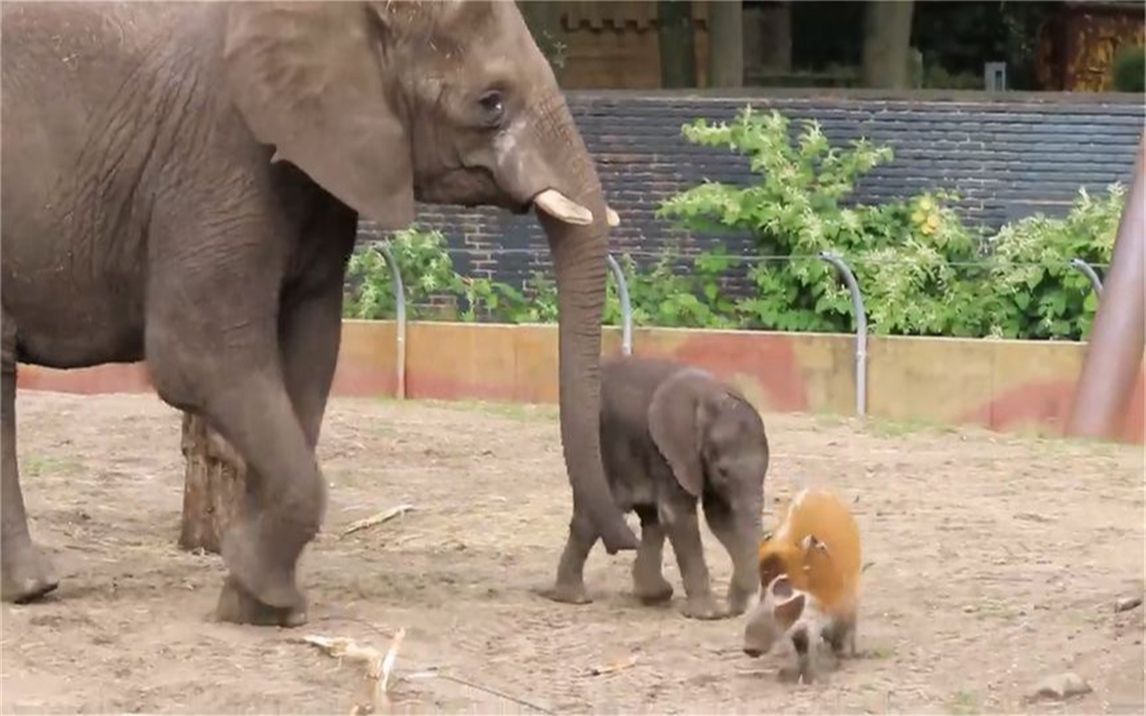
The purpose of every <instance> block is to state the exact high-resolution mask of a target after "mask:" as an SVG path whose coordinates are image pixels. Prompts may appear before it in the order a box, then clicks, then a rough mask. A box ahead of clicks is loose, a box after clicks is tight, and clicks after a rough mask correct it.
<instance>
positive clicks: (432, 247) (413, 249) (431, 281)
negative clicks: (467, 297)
mask: <svg viewBox="0 0 1146 716" xmlns="http://www.w3.org/2000/svg"><path fill="white" fill-rule="evenodd" d="M389 244H390V253H391V254H392V255H393V256H394V260H395V261H396V262H397V264H398V267H399V273H400V274H401V276H402V283H403V285H404V287H405V291H406V314H407V317H408V318H410V319H411V320H416V319H425V318H429V317H431V316H432V315H433V314H434V306H433V303H432V300H433V299H434V298H435V297H438V296H442V295H450V294H455V293H457V291H458V289H459V287H460V283H459V277H458V275H457V273H456V272H455V271H454V262H453V261H452V260H451V259H450V255H449V254H448V253H446V238H445V237H444V236H443V235H442V233H441V232H440V231H421V230H419V229H417V228H409V229H405V230H402V231H397V232H395V233H394V234H393V236H392V237H391V238H390V241H389ZM347 283H348V289H349V290H348V291H347V294H346V297H345V299H344V301H343V315H345V316H347V317H348V318H366V319H383V318H394V315H395V311H396V310H397V307H396V306H395V303H394V287H393V281H392V279H391V273H390V267H389V266H387V265H386V259H385V258H384V257H383V255H382V252H381V251H380V250H379V249H378V248H377V247H374V246H369V247H367V248H365V249H364V250H362V251H356V252H355V253H354V255H353V256H351V257H350V264H349V266H348V267H347Z"/></svg>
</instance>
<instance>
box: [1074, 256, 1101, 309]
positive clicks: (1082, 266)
mask: <svg viewBox="0 0 1146 716" xmlns="http://www.w3.org/2000/svg"><path fill="white" fill-rule="evenodd" d="M1070 265H1071V266H1072V267H1073V268H1075V269H1076V270H1077V271H1078V272H1079V273H1080V274H1082V275H1083V276H1086V277H1087V278H1088V279H1090V286H1091V288H1093V289H1094V293H1095V295H1096V296H1098V298H1099V300H1101V299H1102V279H1100V278H1099V277H1098V274H1097V273H1096V272H1095V270H1094V267H1093V266H1091V265H1090V264H1088V263H1087V262H1085V261H1083V260H1082V259H1071V260H1070Z"/></svg>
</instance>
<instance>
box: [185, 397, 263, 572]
mask: <svg viewBox="0 0 1146 716" xmlns="http://www.w3.org/2000/svg"><path fill="white" fill-rule="evenodd" d="M182 448H183V458H184V460H185V461H186V474H185V477H184V481H183V520H182V526H181V529H180V532H179V547H180V549H184V550H193V549H203V550H205V551H207V552H213V553H215V554H219V550H220V543H221V538H222V536H223V534H224V532H225V530H226V529H227V526H228V525H229V524H230V523H231V520H233V519H234V517H235V515H236V514H238V512H239V509H240V507H241V505H242V499H243V493H244V491H245V488H246V475H247V467H246V464H245V463H244V462H243V459H242V458H241V457H240V456H239V454H238V453H237V452H236V451H235V449H234V448H232V447H231V446H230V444H229V443H227V441H226V440H224V439H223V437H222V436H221V435H219V434H218V433H216V432H215V431H214V430H212V429H211V428H210V427H208V425H207V422H206V421H205V420H204V419H203V418H202V417H200V416H198V415H193V414H191V413H184V414H183V439H182Z"/></svg>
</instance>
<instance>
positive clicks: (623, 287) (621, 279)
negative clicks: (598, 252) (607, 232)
mask: <svg viewBox="0 0 1146 716" xmlns="http://www.w3.org/2000/svg"><path fill="white" fill-rule="evenodd" d="M605 261H607V262H608V263H609V270H610V271H612V272H613V278H614V279H616V281H617V297H618V298H620V299H621V353H623V354H624V355H632V354H633V305H632V304H631V303H630V302H629V284H628V283H627V282H626V281H625V273H624V272H623V271H621V265H620V264H619V263H617V260H616V259H615V258H613V255H612V254H606V255H605Z"/></svg>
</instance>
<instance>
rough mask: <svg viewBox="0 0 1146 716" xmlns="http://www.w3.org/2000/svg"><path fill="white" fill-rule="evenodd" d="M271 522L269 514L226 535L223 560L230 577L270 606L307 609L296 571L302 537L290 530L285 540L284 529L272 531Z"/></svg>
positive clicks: (285, 608) (238, 525)
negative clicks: (297, 582) (296, 579)
mask: <svg viewBox="0 0 1146 716" xmlns="http://www.w3.org/2000/svg"><path fill="white" fill-rule="evenodd" d="M270 524H271V520H270V519H269V518H268V517H261V518H256V519H254V520H243V521H242V522H239V523H238V524H235V525H233V526H232V527H231V528H230V529H229V530H228V531H227V535H226V536H225V537H224V538H223V544H222V550H221V551H222V553H223V561H224V562H226V564H227V568H228V569H229V570H230V572H231V577H233V578H234V579H235V580H236V582H237V583H238V584H241V585H242V587H243V589H244V590H245V591H246V592H248V593H249V594H250V595H251V596H252V597H254V598H255V599H256V600H258V601H259V602H261V603H262V604H264V605H266V606H267V607H275V608H278V609H283V610H300V609H305V604H306V599H305V598H304V597H303V596H302V592H300V591H299V589H298V586H297V585H296V583H295V573H294V564H295V560H297V559H298V555H299V553H300V552H301V551H302V549H301V547H302V545H301V544H299V542H300V541H301V540H299V539H298V538H297V537H296V536H295V535H291V534H289V533H288V534H287V535H285V539H283V537H284V535H283V533H282V530H276V531H274V532H272V530H271V529H269V526H270ZM276 533H277V534H276ZM276 538H279V539H277V540H276Z"/></svg>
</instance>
